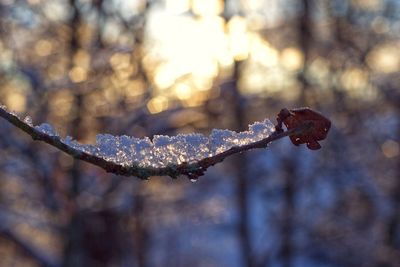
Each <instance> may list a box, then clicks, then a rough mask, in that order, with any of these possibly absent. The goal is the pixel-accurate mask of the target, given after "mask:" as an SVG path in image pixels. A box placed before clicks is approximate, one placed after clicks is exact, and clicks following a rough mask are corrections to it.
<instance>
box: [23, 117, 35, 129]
mask: <svg viewBox="0 0 400 267" xmlns="http://www.w3.org/2000/svg"><path fill="white" fill-rule="evenodd" d="M24 122H25V123H26V124H28V125H29V126H31V127H32V126H33V123H32V118H31V117H29V116H26V117H25V118H24Z"/></svg>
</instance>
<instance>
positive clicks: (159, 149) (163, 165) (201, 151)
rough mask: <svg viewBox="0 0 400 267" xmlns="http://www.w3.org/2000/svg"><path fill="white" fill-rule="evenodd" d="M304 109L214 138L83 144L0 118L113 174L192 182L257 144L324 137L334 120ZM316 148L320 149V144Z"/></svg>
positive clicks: (107, 139)
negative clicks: (210, 168) (284, 126)
mask: <svg viewBox="0 0 400 267" xmlns="http://www.w3.org/2000/svg"><path fill="white" fill-rule="evenodd" d="M300 111H301V112H302V113H301V112H300ZM300 111H299V110H290V112H289V111H288V112H286V113H287V114H286V113H285V114H286V115H287V116H283V115H282V114H281V113H282V112H281V113H279V115H278V125H276V126H274V125H273V124H272V123H271V121H269V120H268V119H266V120H264V121H262V122H256V123H254V124H252V125H250V126H249V129H248V130H247V131H244V132H240V133H237V132H233V131H229V130H212V132H211V134H210V136H204V135H202V134H195V133H193V134H185V135H183V134H179V135H176V136H164V135H156V136H154V137H153V139H152V140H150V139H149V138H148V137H145V138H141V139H139V138H135V137H130V136H126V135H123V136H113V135H110V134H99V135H97V137H96V144H80V143H78V142H77V141H75V140H73V138H72V137H70V136H67V137H65V138H61V137H60V136H59V135H58V134H57V132H56V131H55V130H54V128H53V127H52V126H51V125H50V124H47V123H43V124H41V125H39V126H34V125H33V123H32V119H31V118H30V117H26V118H25V119H24V120H21V119H20V118H19V117H18V116H17V115H16V114H14V113H12V112H8V111H7V110H6V108H5V107H4V106H0V117H3V118H4V119H6V120H7V121H9V122H10V123H12V124H13V125H14V126H16V127H18V128H20V129H21V130H23V131H24V132H26V133H27V134H29V135H30V136H31V137H32V138H33V139H34V140H40V141H43V142H46V143H48V144H50V145H52V146H54V147H56V148H58V149H59V150H61V151H64V152H65V153H67V154H69V155H71V156H72V157H74V158H76V159H79V160H83V161H86V162H89V163H91V164H94V165H97V166H99V167H101V168H103V169H105V170H106V171H108V172H112V173H115V174H119V175H125V176H137V177H139V178H141V179H147V178H148V177H150V176H156V175H168V176H170V177H173V178H176V177H177V176H179V175H186V176H188V177H189V178H190V179H191V180H192V181H193V180H196V179H197V178H198V177H199V176H202V175H203V174H204V172H205V171H206V170H207V169H208V168H209V167H211V166H213V165H215V164H217V163H219V162H221V161H223V160H224V159H225V158H226V157H228V156H230V155H233V154H236V153H240V152H244V151H247V150H250V149H254V148H265V147H267V145H268V144H269V143H271V142H272V141H275V140H278V139H280V138H283V137H285V136H290V137H291V138H292V137H295V141H296V142H297V143H296V145H298V144H300V143H307V145H309V143H310V144H311V142H316V141H320V140H323V139H325V137H326V135H327V133H328V130H329V127H330V121H329V120H328V119H327V118H325V117H323V116H322V115H321V114H319V113H316V112H313V111H312V110H310V109H308V108H303V109H301V110H300ZM303 113H304V114H305V115H304V114H303ZM302 114H303V115H302ZM310 114H311V115H312V116H311V115H310ZM294 122H295V123H294ZM283 123H284V124H285V125H286V126H287V131H283V130H282V124H283ZM328 123H329V125H328ZM296 138H297V139H299V141H297V139H296ZM311 148H312V149H316V147H315V146H312V147H311Z"/></svg>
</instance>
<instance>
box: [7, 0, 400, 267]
mask: <svg viewBox="0 0 400 267" xmlns="http://www.w3.org/2000/svg"><path fill="white" fill-rule="evenodd" d="M399 51H400V1H398V0H347V1H345V0H331V1H328V0H225V1H223V0H148V1H145V0H107V1H106V0H69V1H68V0H53V1H50V0H0V102H1V103H2V104H5V105H6V106H7V107H8V108H9V109H10V110H13V111H15V112H17V113H18V114H20V115H21V116H24V115H30V116H31V117H32V119H33V122H34V123H35V124H40V123H42V122H49V123H51V124H53V125H54V126H55V127H56V129H57V131H58V132H59V133H60V134H61V135H62V136H65V135H67V134H68V135H71V136H73V137H74V138H75V139H77V140H79V141H80V142H82V143H94V142H95V136H96V134H97V133H111V134H114V135H122V134H127V135H131V136H135V137H143V136H149V137H151V136H153V135H154V134H168V135H174V134H177V133H190V132H200V133H204V134H209V133H210V131H211V129H212V128H222V129H225V128H228V129H232V130H237V131H239V130H244V129H246V128H247V125H248V124H249V123H252V122H254V121H256V120H263V119H264V118H266V117H267V118H271V119H274V118H275V116H276V114H277V113H278V112H279V110H280V109H281V108H282V107H288V108H293V107H301V106H309V107H312V108H314V109H316V110H319V111H321V112H322V113H323V114H325V115H326V116H327V117H329V118H330V119H331V120H332V122H333V126H332V129H331V132H330V134H329V136H328V139H327V140H326V141H324V142H322V146H323V147H322V149H321V150H318V151H310V150H307V149H306V148H305V146H300V147H295V146H293V145H292V144H291V143H290V141H289V140H280V141H278V142H276V143H273V144H272V145H271V146H270V147H269V148H268V149H262V150H256V151H250V152H247V153H245V154H242V155H238V156H234V157H231V158H229V159H227V160H225V161H224V162H223V163H222V164H218V165H217V166H215V167H213V168H210V169H209V170H208V171H207V173H206V175H205V176H204V177H201V178H200V179H199V181H198V182H196V183H195V184H193V183H191V182H190V181H189V180H188V179H178V180H172V179H169V178H166V177H153V178H152V179H151V180H150V181H140V180H139V179H136V178H134V177H129V178H126V177H120V176H115V175H111V174H107V173H105V172H104V171H103V170H102V169H100V168H97V167H94V166H91V165H89V164H86V163H82V162H78V161H74V160H73V159H71V158H70V157H69V156H66V155H65V154H63V153H61V152H59V151H57V150H56V149H54V148H52V147H50V146H48V145H46V144H44V143H39V142H33V141H32V140H31V139H30V138H29V136H27V135H26V134H24V133H22V132H21V131H20V130H18V129H16V128H15V127H13V126H11V125H10V124H9V123H7V122H6V121H4V120H1V121H0V148H1V149H0V266H1V267H2V266H18V267H19V266H66V267H67V266H68V267H69V266H137V267H153V266H154V267H157V266H193V267H194V266H232V267H241V266H246V267H267V266H273V267H275V266H282V267H291V266H293V267H295V266H299V267H300V266H306V267H309V266H310V267H314V266H328V267H339V266H357V267H359V266H382V267H392V266H400V155H399V142H400V138H399V137H400V88H399V86H400V75H399V74H400V52H399Z"/></svg>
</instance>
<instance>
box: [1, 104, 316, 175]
mask: <svg viewBox="0 0 400 267" xmlns="http://www.w3.org/2000/svg"><path fill="white" fill-rule="evenodd" d="M0 117H2V118H4V119H5V120H7V121H8V122H10V123H11V124H13V125H14V126H16V127H17V128H19V129H21V130H22V131H24V132H25V133H27V134H28V135H30V136H31V137H32V139H33V140H38V141H42V142H45V143H47V144H49V145H51V146H53V147H56V148H57V149H59V150H61V151H63V152H65V153H67V154H68V155H70V156H72V157H74V158H75V159H79V160H82V161H86V162H88V163H91V164H93V165H96V166H98V167H100V168H103V169H104V170H106V171H107V172H111V173H114V174H118V175H123V176H136V177H138V178H140V179H148V178H149V177H150V176H170V177H172V178H177V177H178V176H179V175H185V176H187V177H189V178H190V179H197V178H198V177H200V176H202V175H204V173H205V171H206V170H207V169H208V168H209V167H211V166H213V165H215V164H217V163H219V162H222V161H223V160H224V159H225V158H227V157H229V156H231V155H234V154H237V153H242V152H244V151H247V150H251V149H255V148H266V147H267V146H268V144H269V143H271V142H272V141H275V140H278V139H281V138H283V137H286V136H291V135H295V134H296V135H299V134H302V133H305V132H308V131H310V130H311V129H312V128H313V124H312V123H310V122H304V123H303V124H301V125H300V126H298V127H296V128H293V129H290V130H288V131H275V132H273V133H272V134H271V135H270V136H268V137H267V138H265V139H262V140H260V141H257V142H254V143H250V144H247V145H243V146H234V147H231V148H230V149H228V150H226V151H224V152H222V153H219V154H217V155H214V156H212V157H207V158H204V159H202V160H199V161H197V162H195V163H190V164H189V163H181V164H172V165H169V166H167V167H161V168H153V167H139V166H136V165H132V166H125V165H121V164H117V163H115V162H111V161H107V160H105V159H103V158H100V157H98V156H95V155H92V154H89V153H86V152H84V151H81V150H78V149H75V148H73V147H71V146H69V145H67V144H65V143H63V142H62V140H61V138H60V137H59V136H50V135H47V134H45V133H42V132H40V131H39V130H37V129H35V127H33V126H31V125H29V124H27V123H26V122H24V121H23V120H21V119H20V118H19V117H18V116H17V115H15V114H13V113H11V112H8V111H7V110H6V109H5V107H4V106H0Z"/></svg>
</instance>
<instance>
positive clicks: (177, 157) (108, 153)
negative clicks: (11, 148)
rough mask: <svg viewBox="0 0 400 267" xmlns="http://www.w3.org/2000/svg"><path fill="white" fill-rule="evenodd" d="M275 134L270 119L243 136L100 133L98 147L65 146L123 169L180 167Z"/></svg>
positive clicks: (43, 129) (226, 133)
mask: <svg viewBox="0 0 400 267" xmlns="http://www.w3.org/2000/svg"><path fill="white" fill-rule="evenodd" d="M35 128H36V129H39V130H40V131H41V132H43V133H45V134H48V135H51V136H54V135H55V131H54V130H52V129H51V127H49V125H48V124H47V125H46V126H40V127H39V128H38V127H35ZM273 131H274V125H273V124H272V123H271V122H270V121H269V120H264V121H263V122H256V123H255V124H253V125H250V127H249V130H248V131H245V132H241V133H237V132H233V131H229V130H213V131H212V133H211V135H210V136H209V137H206V136H204V135H202V134H179V135H176V136H165V135H155V136H154V137H153V140H152V141H151V140H150V139H149V138H148V137H146V138H143V139H139V138H135V137H130V136H126V135H123V136H113V135H110V134H98V135H97V137H96V144H95V145H84V144H79V143H78V142H76V141H74V140H72V139H71V137H68V136H67V137H66V138H65V139H61V141H62V142H63V143H65V144H66V145H68V146H71V147H73V148H74V149H76V150H78V151H81V152H85V153H87V154H91V155H94V156H96V157H99V158H102V159H104V160H106V161H109V162H113V163H115V164H118V165H122V166H127V167H128V166H133V165H136V166H138V167H140V168H165V167H168V166H174V165H175V166H178V165H180V164H193V163H196V162H198V161H200V160H203V159H205V158H210V157H214V156H216V155H217V154H220V153H222V152H225V151H227V150H229V149H231V148H232V147H235V146H239V147H240V146H243V145H247V144H250V143H254V142H257V141H260V140H262V139H265V138H267V137H268V136H269V135H270V134H271V133H272V132H273Z"/></svg>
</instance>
